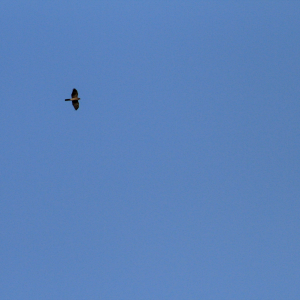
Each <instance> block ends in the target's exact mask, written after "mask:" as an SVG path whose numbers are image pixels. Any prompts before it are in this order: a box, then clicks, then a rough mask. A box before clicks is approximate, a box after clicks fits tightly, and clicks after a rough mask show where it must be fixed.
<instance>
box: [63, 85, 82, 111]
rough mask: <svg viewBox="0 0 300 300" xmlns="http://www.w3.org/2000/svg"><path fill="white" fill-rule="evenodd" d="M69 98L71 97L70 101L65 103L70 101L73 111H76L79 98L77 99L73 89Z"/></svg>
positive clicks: (75, 91)
mask: <svg viewBox="0 0 300 300" xmlns="http://www.w3.org/2000/svg"><path fill="white" fill-rule="evenodd" d="M71 97H72V98H71V99H65V101H72V104H73V106H74V108H75V110H77V109H78V108H79V102H78V100H80V98H78V92H77V90H76V89H73V91H72V94H71Z"/></svg>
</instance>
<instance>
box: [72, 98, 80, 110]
mask: <svg viewBox="0 0 300 300" xmlns="http://www.w3.org/2000/svg"><path fill="white" fill-rule="evenodd" d="M72 104H73V106H74V108H75V110H77V109H78V108H79V102H78V100H73V101H72Z"/></svg>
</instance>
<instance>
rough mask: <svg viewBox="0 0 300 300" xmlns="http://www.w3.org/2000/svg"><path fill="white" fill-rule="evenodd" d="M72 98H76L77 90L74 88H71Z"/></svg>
mask: <svg viewBox="0 0 300 300" xmlns="http://www.w3.org/2000/svg"><path fill="white" fill-rule="evenodd" d="M71 96H72V98H78V92H77V90H76V89H73V92H72V95H71Z"/></svg>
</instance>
